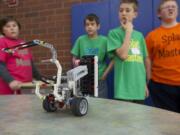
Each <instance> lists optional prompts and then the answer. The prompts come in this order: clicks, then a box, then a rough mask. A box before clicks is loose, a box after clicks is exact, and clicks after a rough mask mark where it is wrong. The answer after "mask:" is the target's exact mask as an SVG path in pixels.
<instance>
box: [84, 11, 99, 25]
mask: <svg viewBox="0 0 180 135" xmlns="http://www.w3.org/2000/svg"><path fill="white" fill-rule="evenodd" d="M86 20H89V21H95V22H96V24H97V25H99V24H100V20H99V17H98V16H97V15H96V14H93V13H91V14H88V15H87V16H86V17H85V19H84V25H85V24H86Z"/></svg>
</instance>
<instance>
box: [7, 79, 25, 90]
mask: <svg viewBox="0 0 180 135" xmlns="http://www.w3.org/2000/svg"><path fill="white" fill-rule="evenodd" d="M21 84H22V82H20V81H17V80H14V81H12V82H10V83H9V87H10V88H11V89H12V90H18V89H20V87H21Z"/></svg>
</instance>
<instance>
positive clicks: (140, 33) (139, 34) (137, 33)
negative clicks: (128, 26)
mask: <svg viewBox="0 0 180 135" xmlns="http://www.w3.org/2000/svg"><path fill="white" fill-rule="evenodd" d="M133 32H134V33H135V34H136V35H138V36H142V37H144V36H143V34H142V32H140V31H138V30H133Z"/></svg>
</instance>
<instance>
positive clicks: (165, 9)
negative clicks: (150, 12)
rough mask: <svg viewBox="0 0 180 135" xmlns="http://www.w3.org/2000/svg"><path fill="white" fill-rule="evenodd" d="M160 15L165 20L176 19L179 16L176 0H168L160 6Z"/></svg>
mask: <svg viewBox="0 0 180 135" xmlns="http://www.w3.org/2000/svg"><path fill="white" fill-rule="evenodd" d="M158 16H159V17H160V18H161V20H162V21H164V22H172V21H175V20H176V18H177V16H178V5H177V3H176V2H175V1H167V2H165V3H164V4H162V5H161V6H160V9H159V12H158Z"/></svg>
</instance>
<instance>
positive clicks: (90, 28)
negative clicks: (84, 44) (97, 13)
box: [85, 20, 100, 36]
mask: <svg viewBox="0 0 180 135" xmlns="http://www.w3.org/2000/svg"><path fill="white" fill-rule="evenodd" d="M99 28H100V25H98V24H97V23H96V21H95V20H93V21H90V20H86V21H85V30H86V32H87V34H88V35H89V36H94V35H96V34H97V31H98V30H99Z"/></svg>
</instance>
